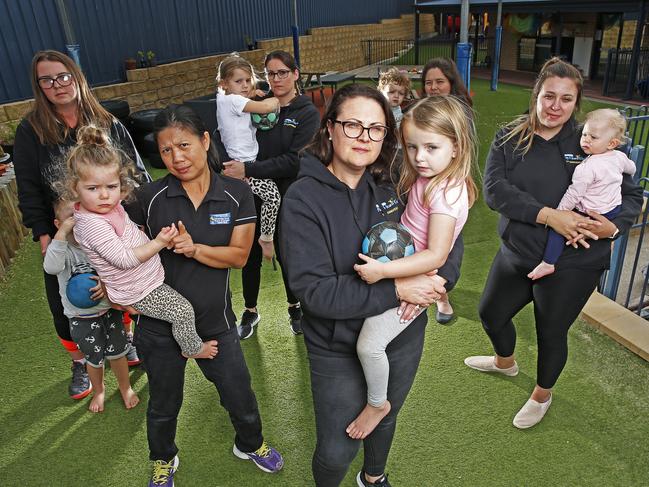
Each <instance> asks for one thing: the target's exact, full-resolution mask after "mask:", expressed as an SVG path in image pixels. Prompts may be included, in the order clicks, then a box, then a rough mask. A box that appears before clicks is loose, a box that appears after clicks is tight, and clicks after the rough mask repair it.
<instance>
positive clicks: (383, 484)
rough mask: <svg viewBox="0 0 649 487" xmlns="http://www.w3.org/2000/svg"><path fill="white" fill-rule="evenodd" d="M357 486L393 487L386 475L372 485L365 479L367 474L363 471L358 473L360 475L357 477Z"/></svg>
mask: <svg viewBox="0 0 649 487" xmlns="http://www.w3.org/2000/svg"><path fill="white" fill-rule="evenodd" d="M356 484H358V487H392V486H391V485H390V482H388V476H387V475H386V474H383V475H382V476H381V478H379V479H378V480H375V481H374V482H373V483H370V482H369V481H368V480H367V479H366V478H365V472H364V471H363V470H361V471H360V472H358V475H357V476H356Z"/></svg>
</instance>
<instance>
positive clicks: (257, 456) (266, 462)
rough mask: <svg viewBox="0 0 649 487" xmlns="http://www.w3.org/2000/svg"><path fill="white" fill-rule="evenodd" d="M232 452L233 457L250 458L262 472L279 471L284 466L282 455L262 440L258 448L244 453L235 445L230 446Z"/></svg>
mask: <svg viewBox="0 0 649 487" xmlns="http://www.w3.org/2000/svg"><path fill="white" fill-rule="evenodd" d="M232 453H234V456H235V457H238V458H241V459H242V460H252V461H253V462H254V463H255V465H257V466H258V467H259V468H260V469H262V470H263V471H264V472H268V473H275V472H279V471H280V470H281V469H282V467H283V466H284V459H283V458H282V455H281V454H280V453H279V452H278V451H277V450H275V448H273V447H272V446H268V445H267V444H266V442H265V441H264V442H263V443H262V444H261V446H260V447H259V449H258V450H256V451H254V452H252V453H244V452H242V451H241V450H239V449H238V448H237V445H234V446H233V447H232Z"/></svg>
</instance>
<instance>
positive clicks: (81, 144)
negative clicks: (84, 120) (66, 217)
mask: <svg viewBox="0 0 649 487" xmlns="http://www.w3.org/2000/svg"><path fill="white" fill-rule="evenodd" d="M65 162H66V174H65V176H64V178H63V179H62V180H60V181H58V182H57V183H55V189H57V190H58V191H59V193H60V195H61V198H62V199H64V200H66V201H78V200H79V194H78V193H77V184H78V183H79V181H80V180H81V179H82V178H83V176H84V174H88V172H89V171H92V170H93V169H94V168H98V167H101V168H109V167H111V166H114V167H115V171H116V172H117V174H118V175H119V182H120V187H121V195H122V199H128V197H129V196H130V194H131V193H132V191H133V189H134V188H135V185H136V183H135V165H134V164H133V161H131V159H130V158H129V157H128V156H127V155H126V153H125V152H124V151H123V150H121V149H118V148H117V147H115V146H114V145H113V143H112V142H111V140H110V137H109V135H108V133H107V132H106V131H105V130H103V129H101V128H99V127H97V126H96V125H86V126H85V127H82V128H80V129H79V130H78V132H77V144H76V145H75V146H74V147H72V148H71V149H70V150H69V151H68V153H67V155H66V158H65Z"/></svg>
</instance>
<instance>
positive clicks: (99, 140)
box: [62, 126, 217, 358]
mask: <svg viewBox="0 0 649 487" xmlns="http://www.w3.org/2000/svg"><path fill="white" fill-rule="evenodd" d="M77 139H78V140H77V145H76V146H75V147H74V148H73V149H72V150H71V151H70V153H69V154H68V157H67V174H66V177H65V180H64V181H63V183H62V186H63V190H64V192H65V193H64V194H65V195H66V197H67V198H66V199H71V200H73V201H75V207H74V208H75V209H74V219H75V225H74V237H75V239H76V241H77V242H78V243H79V245H80V247H81V248H82V249H83V251H84V252H85V253H86V255H87V256H88V259H89V260H90V262H91V264H92V265H93V267H94V268H95V270H96V271H97V273H98V274H99V277H100V278H101V280H102V282H103V283H104V285H105V287H106V293H107V295H108V299H109V300H110V301H111V302H113V303H116V304H119V305H122V306H131V307H132V308H134V309H135V310H137V311H138V312H139V313H141V314H144V315H146V316H150V317H152V318H156V319H160V320H164V321H168V322H170V323H171V327H172V332H173V336H174V338H175V340H176V341H177V342H178V344H179V345H180V348H181V351H182V353H183V355H184V356H186V357H192V358H214V356H215V355H216V353H217V344H216V340H209V341H206V342H203V341H202V340H201V338H200V337H199V336H198V333H196V324H195V316H194V309H193V308H192V305H191V304H190V302H189V301H187V299H185V298H184V297H183V296H182V295H180V294H179V293H178V292H177V291H175V290H174V289H172V288H171V287H169V286H168V285H167V284H165V283H164V277H165V276H164V269H163V267H162V263H161V261H160V256H159V255H158V252H160V251H161V250H162V249H164V248H170V247H171V246H172V240H173V238H174V237H175V236H176V235H178V233H179V231H178V228H176V225H175V224H173V223H172V224H171V226H168V227H164V228H163V229H162V230H161V231H160V233H158V235H157V236H156V237H155V238H154V239H153V240H149V238H148V237H147V236H146V235H145V234H144V232H142V231H141V230H140V229H139V228H138V227H137V225H135V223H133V222H132V221H131V219H130V218H129V217H128V215H127V214H126V212H125V211H124V208H123V207H122V205H121V201H122V199H124V198H126V197H127V196H128V195H129V193H130V191H131V190H132V189H133V186H134V182H133V179H132V178H131V177H130V173H131V167H132V163H131V161H129V160H128V158H127V156H126V155H125V154H124V153H122V152H121V151H120V150H118V149H117V148H115V147H114V146H113V145H112V144H111V143H110V140H109V138H108V135H107V134H106V133H105V132H104V131H103V130H101V129H99V128H97V127H94V126H86V127H83V128H81V129H79V131H78V132H77ZM179 224H180V223H179Z"/></svg>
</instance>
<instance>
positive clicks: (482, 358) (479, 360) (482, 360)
mask: <svg viewBox="0 0 649 487" xmlns="http://www.w3.org/2000/svg"><path fill="white" fill-rule="evenodd" d="M495 360H496V357H494V356H493V355H474V356H473V357H467V358H465V359H464V363H465V364H466V365H467V366H469V367H471V368H472V369H475V370H479V371H480V372H498V373H499V374H503V375H506V376H508V377H514V376H516V375H518V364H517V363H516V362H515V361H514V365H512V366H511V367H508V368H506V369H501V368H498V367H496V362H495Z"/></svg>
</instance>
